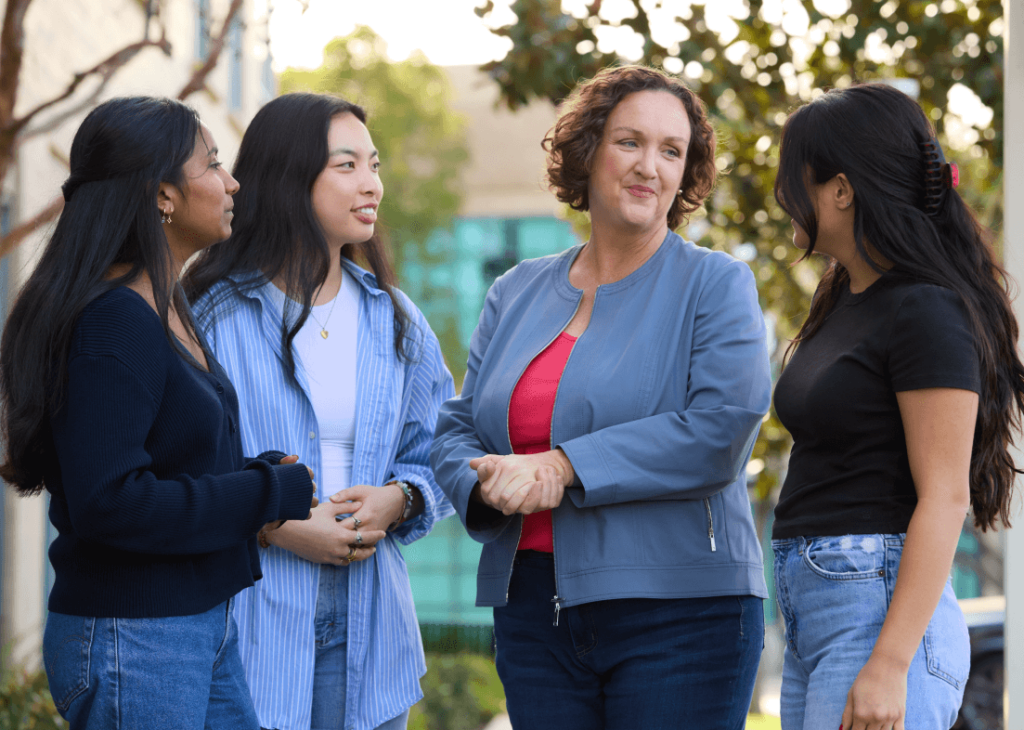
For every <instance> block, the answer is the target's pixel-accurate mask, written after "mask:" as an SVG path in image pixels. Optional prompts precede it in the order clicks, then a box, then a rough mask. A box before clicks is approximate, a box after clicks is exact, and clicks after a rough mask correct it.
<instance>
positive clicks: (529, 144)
mask: <svg viewBox="0 0 1024 730" xmlns="http://www.w3.org/2000/svg"><path fill="white" fill-rule="evenodd" d="M445 71H446V72H447V74H448V78H449V79H450V80H451V84H452V91H453V98H452V108H453V109H454V110H455V111H458V112H461V113H462V114H464V115H465V116H466V117H467V119H469V125H468V130H467V131H468V139H467V142H468V146H469V164H468V165H467V168H466V171H465V173H464V175H463V189H464V191H465V196H464V198H463V202H462V209H461V210H460V211H459V215H460V216H463V217H466V218H472V217H489V216H496V217H508V216H514V217H527V216H551V215H556V214H557V213H558V211H560V210H561V208H562V205H561V203H559V202H558V201H557V200H556V199H555V196H554V195H552V194H551V193H550V192H549V191H548V189H547V185H546V184H545V183H544V161H545V153H544V150H543V149H541V146H540V143H541V140H542V139H544V135H545V134H546V133H547V131H548V130H549V129H550V128H551V126H552V125H553V124H554V123H555V117H556V110H555V107H554V106H552V105H551V104H549V103H547V102H545V101H536V102H534V103H532V104H530V105H529V106H528V107H526V108H524V109H520V110H519V111H517V112H516V113H514V114H513V113H512V112H510V111H509V110H508V109H507V108H506V107H504V106H500V107H496V106H495V104H496V102H497V101H498V85H497V84H495V83H494V82H493V81H492V80H491V79H490V77H488V76H487V74H485V73H482V72H481V71H480V70H479V69H478V68H477V67H476V66H448V67H446V68H445Z"/></svg>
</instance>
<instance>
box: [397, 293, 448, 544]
mask: <svg viewBox="0 0 1024 730" xmlns="http://www.w3.org/2000/svg"><path fill="white" fill-rule="evenodd" d="M410 307H411V305H410ZM420 327H421V329H422V331H423V332H424V341H423V347H422V349H421V351H420V353H419V357H418V358H417V360H416V361H415V362H413V363H412V364H411V365H410V366H409V367H410V375H409V384H408V386H407V387H408V388H409V390H410V393H409V399H410V400H409V409H408V411H407V415H406V420H405V424H404V425H403V427H402V434H401V437H400V440H399V444H398V452H397V454H396V456H395V462H394V464H393V466H392V479H398V480H401V481H404V482H408V483H409V484H412V485H414V486H415V487H416V488H417V489H419V490H420V493H421V494H422V495H423V503H424V509H423V512H422V513H421V514H419V515H417V516H416V517H415V518H414V519H411V520H409V521H408V522H406V523H404V524H402V525H400V526H399V527H398V528H397V529H396V530H395V533H394V534H395V537H396V538H397V539H398V541H399V542H401V543H402V544H403V545H408V544H409V543H411V542H414V541H416V540H419V539H420V538H421V537H425V536H426V535H427V534H428V533H429V532H430V530H431V529H432V528H433V526H434V523H436V522H437V521H439V520H443V519H444V518H446V517H448V516H449V515H451V514H452V513H453V512H454V510H453V509H452V505H451V502H449V501H448V498H447V497H446V496H445V494H444V492H443V491H442V490H441V488H440V487H439V486H438V484H437V480H436V479H435V478H434V472H433V470H432V469H431V468H430V447H431V444H432V443H433V440H434V428H435V426H436V425H437V413H438V410H439V409H440V407H441V404H442V403H444V402H445V401H446V400H449V399H450V398H453V397H454V396H455V385H454V383H453V382H452V376H451V373H449V372H448V368H447V367H446V366H445V364H444V357H443V356H442V354H441V345H440V343H438V341H437V337H436V336H435V335H434V333H433V332H432V331H431V329H430V327H429V325H428V324H427V322H426V320H425V319H423V320H422V321H421V322H420Z"/></svg>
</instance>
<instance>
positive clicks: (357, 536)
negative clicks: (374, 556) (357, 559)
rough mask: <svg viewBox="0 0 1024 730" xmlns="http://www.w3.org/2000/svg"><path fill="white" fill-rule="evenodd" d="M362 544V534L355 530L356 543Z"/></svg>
mask: <svg viewBox="0 0 1024 730" xmlns="http://www.w3.org/2000/svg"><path fill="white" fill-rule="evenodd" d="M362 544H363V536H362V534H361V533H359V532H357V533H356V545H362Z"/></svg>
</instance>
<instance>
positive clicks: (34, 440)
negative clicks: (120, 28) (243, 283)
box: [0, 97, 315, 730]
mask: <svg viewBox="0 0 1024 730" xmlns="http://www.w3.org/2000/svg"><path fill="white" fill-rule="evenodd" d="M62 189H63V193H64V199H65V206H64V210H63V212H62V213H61V216H60V219H59V220H58V222H57V226H56V229H55V230H54V233H53V236H52V237H51V238H50V240H49V242H48V243H47V245H46V248H45V250H44V252H43V255H42V258H41V260H40V262H39V265H38V266H37V267H36V269H35V271H34V272H33V273H32V275H31V276H30V278H29V280H28V282H27V283H26V285H25V287H24V289H23V290H22V292H21V295H20V296H19V298H18V301H17V303H16V304H15V306H14V308H13V310H12V312H11V316H10V319H9V320H8V323H7V327H6V330H5V331H4V334H3V341H2V347H0V395H2V398H3V417H2V425H3V430H4V436H5V437H6V441H5V453H4V459H3V464H2V466H0V476H3V478H4V479H5V480H6V481H7V482H9V483H10V484H11V485H13V486H14V487H15V488H16V489H17V490H18V491H19V492H20V493H21V494H34V493H38V492H40V491H41V490H43V489H46V490H47V491H48V492H49V493H50V520H51V522H52V523H53V524H54V526H55V527H56V528H57V532H58V537H57V538H56V540H54V542H53V545H52V546H51V548H50V561H51V563H52V565H53V568H54V573H55V576H56V577H55V581H54V586H53V590H52V592H51V594H50V599H49V610H50V612H49V616H48V618H47V623H46V631H45V635H44V639H43V652H44V661H45V665H46V672H47V676H48V678H49V681H50V688H51V691H52V694H53V699H54V702H55V703H56V705H57V709H58V710H59V711H60V712H61V714H62V715H63V716H64V717H65V718H67V719H68V720H69V721H70V723H71V727H72V728H105V729H110V728H141V727H175V728H195V729H196V730H199V729H200V728H229V727H230V728H256V727H257V723H256V718H255V714H254V712H253V708H252V702H251V700H250V699H249V693H248V690H247V688H246V685H245V679H244V675H243V672H242V666H241V662H240V659H239V655H238V649H237V639H236V629H235V626H234V622H233V620H232V618H231V598H232V596H234V594H235V593H237V592H238V591H240V590H241V589H243V588H245V587H246V586H249V585H252V584H253V581H254V580H256V579H258V578H259V577H260V569H259V560H258V557H257V553H256V546H255V535H256V533H257V532H258V531H259V530H260V529H261V528H263V527H264V526H265V525H268V523H276V521H277V520H281V519H305V518H306V517H307V516H308V515H309V510H310V504H311V501H312V493H313V490H314V489H315V486H314V485H313V483H312V481H311V473H310V472H309V471H308V470H307V468H306V467H305V466H303V465H301V464H286V465H280V464H277V462H278V461H280V459H281V457H283V456H284V455H283V454H279V453H278V454H271V453H268V454H266V455H264V456H265V457H268V458H262V459H253V460H246V459H244V458H243V457H242V450H241V440H240V437H239V434H238V427H237V423H238V401H237V398H236V396H235V391H234V389H233V388H232V387H231V383H230V382H229V381H228V379H227V376H226V374H225V373H224V370H223V369H222V368H221V367H220V365H219V364H218V363H217V362H216V361H215V360H214V359H213V358H212V357H210V354H209V351H208V350H207V349H206V347H205V346H204V345H203V342H202V340H201V338H200V337H198V336H197V335H196V333H195V329H194V327H193V325H192V319H191V315H190V313H189V309H188V305H187V304H186V302H185V300H184V297H183V296H182V294H181V289H180V286H179V285H178V284H177V276H178V274H179V273H180V270H181V267H182V265H183V264H184V262H185V261H186V260H187V259H188V257H189V256H191V255H192V254H193V253H195V252H197V251H198V250H200V249H202V248H204V247H206V246H208V245H210V244H212V243H215V242H217V241H220V240H223V239H224V238H227V237H228V235H229V234H230V233H231V216H232V214H231V208H232V197H231V196H232V194H233V193H234V192H235V191H236V190H237V189H238V183H237V182H235V180H234V178H232V177H231V175H230V174H228V172H227V171H226V170H224V169H223V168H222V167H221V164H220V162H219V161H218V160H217V148H216V146H215V144H214V142H213V139H212V136H211V135H210V131H209V130H208V129H207V128H206V127H205V126H203V125H202V124H201V123H200V121H199V118H198V116H197V115H196V113H195V112H194V111H193V110H191V109H189V108H188V107H186V106H185V105H183V104H181V103H179V102H176V101H172V100H169V99H153V98H148V97H136V98H124V99H114V100H111V101H108V102H106V103H104V104H102V105H101V106H99V107H97V108H96V109H95V110H94V111H93V112H91V113H90V114H89V115H88V116H87V117H86V119H85V121H84V122H83V123H82V126H81V127H80V128H79V130H78V132H77V133H76V135H75V139H74V142H73V144H72V147H71V175H70V177H69V178H68V180H67V182H65V183H64V186H63V188H62ZM288 460H289V461H291V460H292V459H288ZM271 526H274V525H271Z"/></svg>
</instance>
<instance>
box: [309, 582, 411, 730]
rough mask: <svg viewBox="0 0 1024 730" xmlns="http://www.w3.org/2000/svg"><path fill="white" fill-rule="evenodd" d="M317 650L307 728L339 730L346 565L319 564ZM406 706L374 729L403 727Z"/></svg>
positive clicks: (344, 666)
mask: <svg viewBox="0 0 1024 730" xmlns="http://www.w3.org/2000/svg"><path fill="white" fill-rule="evenodd" d="M313 632H314V635H315V637H316V654H315V658H314V662H315V664H314V669H313V715H312V723H311V724H310V730H342V729H343V728H344V727H345V697H346V683H347V681H348V671H347V666H348V665H347V663H348V656H347V653H348V652H347V649H348V566H347V565H321V566H320V583H319V586H318V587H317V597H316V618H315V619H314V622H313ZM408 720H409V711H408V710H406V711H405V712H404V713H402V714H401V715H399V716H398V717H394V718H392V719H390V720H388V721H387V722H385V723H384V724H383V725H380V726H378V728H377V730H405V726H406V724H407V722H408Z"/></svg>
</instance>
